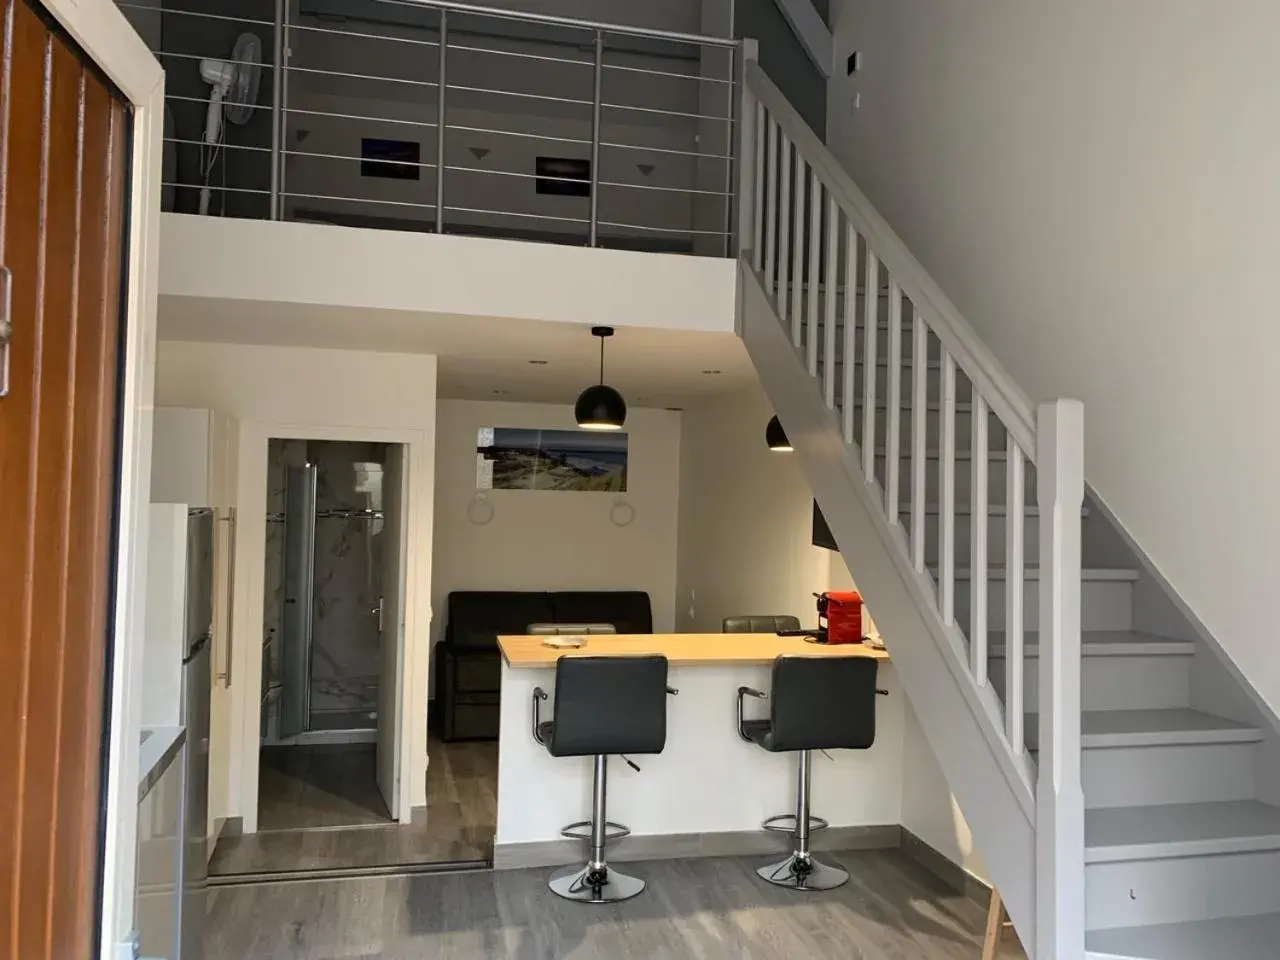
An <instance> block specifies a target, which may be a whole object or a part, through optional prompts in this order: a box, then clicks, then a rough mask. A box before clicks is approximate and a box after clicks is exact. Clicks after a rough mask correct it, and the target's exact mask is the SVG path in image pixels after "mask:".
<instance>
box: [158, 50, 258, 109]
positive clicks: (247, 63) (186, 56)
mask: <svg viewBox="0 0 1280 960" xmlns="http://www.w3.org/2000/svg"><path fill="white" fill-rule="evenodd" d="M156 56H157V57H173V58H174V59H177V60H221V61H222V62H223V63H234V64H235V65H236V66H243V67H261V68H262V69H263V70H274V69H275V68H276V67H275V64H274V63H261V62H258V63H255V62H254V61H252V60H232V59H230V58H229V57H219V56H216V55H208V56H206V55H204V54H200V53H172V52H169V51H165V50H159V51H157V52H156ZM204 100H205V102H208V98H207V97H206V98H204Z"/></svg>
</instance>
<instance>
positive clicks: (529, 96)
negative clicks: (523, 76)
mask: <svg viewBox="0 0 1280 960" xmlns="http://www.w3.org/2000/svg"><path fill="white" fill-rule="evenodd" d="M445 89H446V90H461V91H463V92H465V93H484V94H491V95H493V96H496V97H520V98H521V99H524V100H550V101H552V102H554V103H576V104H579V105H581V106H586V107H589V106H591V105H592V101H590V100H577V99H575V98H573V97H553V96H551V95H550V94H546V93H520V92H517V91H515V90H493V89H490V88H489V87H471V86H463V85H461V84H453V83H449V84H446V85H445Z"/></svg>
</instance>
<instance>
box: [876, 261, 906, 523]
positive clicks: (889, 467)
mask: <svg viewBox="0 0 1280 960" xmlns="http://www.w3.org/2000/svg"><path fill="white" fill-rule="evenodd" d="M872 366H873V367H874V366H875V364H874V362H873V364H872ZM885 393H886V394H888V397H889V421H888V423H887V424H886V430H885V438H884V457H885V460H884V510H885V513H886V514H888V516H889V522H890V523H891V524H895V525H896V524H897V522H898V469H899V467H901V466H902V463H901V458H900V457H899V455H898V446H899V434H900V433H901V432H902V290H901V289H900V288H899V287H898V281H896V280H893V279H890V281H889V382H888V389H887V390H886V391H885Z"/></svg>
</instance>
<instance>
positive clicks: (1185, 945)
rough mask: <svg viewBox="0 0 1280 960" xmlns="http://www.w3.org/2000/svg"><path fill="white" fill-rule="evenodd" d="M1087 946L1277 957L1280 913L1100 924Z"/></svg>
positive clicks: (1113, 953) (1178, 955) (1121, 959)
mask: <svg viewBox="0 0 1280 960" xmlns="http://www.w3.org/2000/svg"><path fill="white" fill-rule="evenodd" d="M1085 951H1086V958H1087V960H1210V958H1219V957H1220V958H1222V960H1275V958H1276V955H1277V954H1280V913H1264V914H1260V915H1258V916H1252V917H1231V918H1229V919H1223V920H1199V921H1195V922H1192V923H1167V924H1159V925H1156V926H1150V927H1122V928H1119V929H1116V930H1095V931H1093V932H1091V933H1088V934H1086V936H1085Z"/></svg>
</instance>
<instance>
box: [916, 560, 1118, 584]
mask: <svg viewBox="0 0 1280 960" xmlns="http://www.w3.org/2000/svg"><path fill="white" fill-rule="evenodd" d="M929 572H930V573H931V574H933V576H934V578H935V579H936V578H937V575H938V571H937V569H936V568H933V569H931V570H930V571H929ZM1007 576H1008V571H1007V570H1006V569H1005V568H1004V567H989V568H988V569H987V582H988V583H991V582H999V581H1003V580H1005V579H1006V578H1007ZM1138 576H1139V574H1138V571H1137V570H1129V569H1125V568H1121V567H1117V568H1109V567H1086V568H1084V569H1083V570H1081V571H1080V579H1081V580H1083V581H1085V582H1087V583H1132V582H1135V581H1136V580H1137V579H1138ZM956 579H957V580H972V579H973V572H972V571H971V570H970V569H969V568H968V567H957V568H956ZM1039 579H1040V567H1038V566H1034V565H1031V564H1028V565H1027V566H1026V568H1025V569H1024V570H1023V571H1022V580H1023V582H1024V583H1028V582H1031V581H1035V580H1039Z"/></svg>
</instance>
